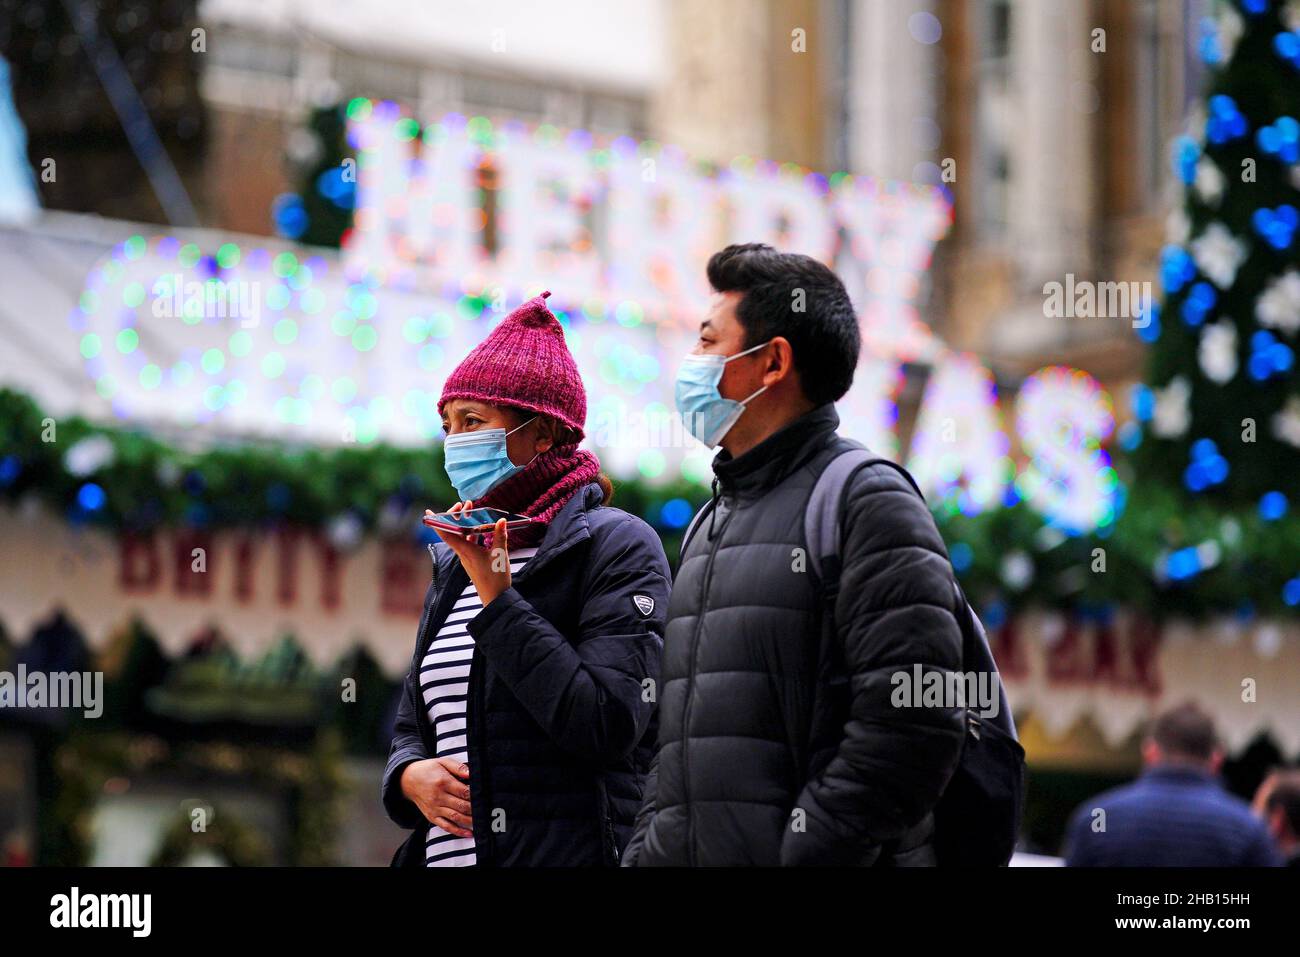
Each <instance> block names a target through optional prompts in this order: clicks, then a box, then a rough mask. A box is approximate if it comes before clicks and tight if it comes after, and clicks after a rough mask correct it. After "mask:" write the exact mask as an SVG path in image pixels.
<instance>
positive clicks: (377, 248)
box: [344, 100, 952, 359]
mask: <svg viewBox="0 0 1300 957" xmlns="http://www.w3.org/2000/svg"><path fill="white" fill-rule="evenodd" d="M349 114H350V116H351V123H350V125H349V134H348V136H349V141H350V143H351V144H352V146H353V147H354V149H355V150H356V153H357V167H358V169H357V210H356V215H355V220H354V223H355V229H354V231H353V232H352V233H351V234H350V235H349V236H348V237H347V239H346V240H345V244H344V246H345V251H346V262H347V267H348V269H349V272H351V273H353V274H356V275H371V276H377V277H379V278H380V280H381V281H382V282H384V283H400V284H413V285H417V286H424V287H428V288H437V287H439V286H441V285H443V284H446V283H451V284H454V285H456V286H458V287H461V288H462V289H465V290H467V291H468V290H479V289H484V288H487V289H492V290H495V291H499V292H501V293H503V294H504V296H505V298H506V299H507V300H509V301H511V302H514V301H517V300H518V299H519V298H521V297H522V296H523V295H525V294H526V293H529V292H531V291H532V290H535V289H538V288H542V287H545V288H548V289H552V290H555V292H556V296H557V298H558V299H560V300H561V301H562V302H563V301H564V300H566V299H567V300H568V301H570V302H572V303H575V304H580V305H581V307H582V308H583V309H584V310H589V311H590V310H596V311H612V312H614V313H615V314H616V315H617V314H619V313H622V314H625V315H626V314H633V315H636V316H639V317H645V318H646V319H648V320H652V321H656V322H663V321H671V322H674V323H675V324H677V325H684V326H686V327H687V328H689V329H691V330H694V328H695V327H696V326H698V323H699V316H700V313H701V310H702V308H703V305H704V301H705V299H706V297H707V295H708V286H707V282H706V279H705V275H704V264H705V263H706V262H707V260H708V257H709V256H710V255H711V254H712V253H714V252H716V251H717V250H718V249H720V248H722V247H723V246H725V245H727V244H728V243H732V242H766V243H770V244H771V245H773V246H776V247H777V248H779V249H789V250H793V251H798V252H802V253H806V254H807V255H810V256H813V257H815V258H817V259H819V260H821V261H822V262H826V263H831V264H834V265H835V267H836V269H837V271H838V272H839V274H840V275H841V277H842V278H843V279H844V280H845V282H846V284H847V285H848V287H849V293H850V295H851V296H852V297H853V300H854V302H855V303H856V304H857V306H858V309H859V314H860V318H861V320H862V323H863V326H864V329H865V330H867V332H868V334H872V335H876V336H878V337H879V338H880V340H881V342H882V345H886V344H887V346H888V350H889V351H890V352H891V353H897V354H899V355H901V356H902V357H903V358H907V359H912V358H928V357H929V356H931V355H933V352H934V348H935V347H936V345H937V343H935V342H934V341H933V340H932V339H931V338H930V336H929V335H928V333H927V331H926V329H925V327H924V326H922V325H921V324H920V323H919V322H918V317H917V310H916V300H917V297H918V294H919V292H920V287H921V276H922V274H923V273H924V272H925V270H926V269H927V268H928V266H929V264H930V257H931V253H932V252H933V249H934V245H935V243H936V242H937V241H938V240H939V239H940V238H941V237H942V236H943V235H944V234H945V233H946V232H947V230H948V227H949V225H950V224H951V221H952V207H951V204H950V202H949V199H948V196H947V194H946V193H945V192H944V191H943V190H941V189H939V188H937V187H930V186H914V185H911V184H907V183H901V182H887V181H881V180H876V179H872V178H870V177H854V176H850V175H847V174H844V173H837V174H834V175H833V176H831V177H829V178H827V177H826V176H823V175H822V174H820V173H816V172H812V171H809V170H805V169H802V168H801V167H797V166H795V165H793V164H787V165H785V166H778V164H776V163H772V162H764V161H753V160H750V159H748V158H745V157H742V158H740V159H738V160H736V161H734V162H733V163H731V164H730V165H729V166H727V167H724V168H722V169H716V170H710V169H706V168H703V167H701V166H699V165H697V164H692V163H690V162H689V161H688V160H687V158H686V157H685V156H684V155H683V154H682V153H681V151H680V150H677V149H675V148H673V147H669V146H660V145H658V144H656V143H653V142H643V143H637V142H636V141H634V140H632V139H631V138H630V137H626V136H623V137H617V138H613V139H610V140H608V141H606V142H603V143H597V142H596V141H595V140H594V139H593V137H592V136H591V134H589V133H586V132H584V131H581V130H574V131H571V132H568V133H563V132H561V131H560V130H558V129H556V128H555V127H551V126H546V125H543V126H538V127H528V126H526V125H525V124H523V123H520V122H507V123H504V124H496V125H494V124H492V123H491V122H489V121H488V120H486V119H484V118H482V117H476V118H474V119H470V120H467V119H466V118H464V117H462V116H459V115H457V114H451V115H449V116H446V117H444V118H442V119H441V120H439V121H437V122H434V123H430V124H428V125H426V126H425V127H423V129H421V128H420V127H419V126H418V125H417V124H416V123H415V121H414V120H412V119H409V118H404V117H402V116H401V115H400V112H399V110H398V108H397V106H396V105H394V104H392V103H379V104H375V105H373V106H372V105H371V104H370V103H369V101H366V100H358V101H353V103H352V104H351V105H350V106H349Z"/></svg>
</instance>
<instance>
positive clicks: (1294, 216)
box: [1250, 203, 1300, 249]
mask: <svg viewBox="0 0 1300 957" xmlns="http://www.w3.org/2000/svg"><path fill="white" fill-rule="evenodd" d="M1250 224H1251V225H1252V226H1253V227H1254V228H1255V232H1257V233H1259V235H1261V236H1263V237H1264V241H1265V242H1266V243H1268V244H1269V245H1270V246H1272V247H1273V248H1274V249H1286V248H1287V247H1289V246H1290V245H1291V243H1292V242H1293V241H1294V240H1295V231H1296V226H1297V225H1298V224H1300V210H1297V209H1296V208H1295V207H1294V206H1292V205H1290V204H1289V203H1283V204H1282V205H1281V206H1279V207H1277V209H1269V208H1268V207H1267V206H1261V207H1260V208H1259V209H1257V210H1255V212H1254V213H1252V214H1251V217H1250Z"/></svg>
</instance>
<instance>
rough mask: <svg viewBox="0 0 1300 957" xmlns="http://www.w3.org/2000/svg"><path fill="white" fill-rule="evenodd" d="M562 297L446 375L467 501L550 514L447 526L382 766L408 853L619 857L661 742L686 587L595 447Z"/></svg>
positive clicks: (451, 460) (423, 860) (540, 305)
mask: <svg viewBox="0 0 1300 957" xmlns="http://www.w3.org/2000/svg"><path fill="white" fill-rule="evenodd" d="M549 295H550V293H549V292H545V293H542V295H540V296H537V297H536V298H534V299H530V300H529V301H528V302H526V303H524V304H523V305H522V306H520V307H519V308H518V309H516V310H515V311H514V312H512V313H511V314H510V315H509V316H507V317H506V318H505V319H504V320H503V321H502V322H501V323H500V324H498V325H497V326H496V327H495V328H494V329H493V330H492V331H491V332H490V333H489V334H488V336H487V338H486V339H484V340H483V342H481V343H480V344H479V345H478V346H477V347H476V348H475V349H474V350H473V351H472V352H471V353H470V354H469V356H468V357H466V359H465V360H464V361H463V362H462V363H461V364H460V365H459V366H457V367H456V369H455V370H454V371H453V372H452V373H451V375H450V376H449V377H448V378H447V381H446V383H445V384H444V385H443V390H442V397H441V398H440V400H439V402H438V411H439V412H440V413H441V414H442V419H443V425H444V427H445V428H446V431H447V440H446V442H445V444H444V455H445V460H446V467H447V474H448V477H449V478H450V479H451V482H452V485H453V486H455V488H456V491H457V494H458V496H459V498H460V499H461V501H460V502H459V503H457V505H456V506H455V508H456V509H460V508H468V507H470V506H473V507H480V506H488V507H493V508H498V509H501V510H502V511H507V512H514V513H520V514H523V515H526V516H528V517H529V518H531V519H533V521H532V522H531V523H529V524H528V525H526V526H524V527H522V528H517V529H516V528H512V529H510V530H509V531H507V529H506V526H505V523H504V521H502V522H500V523H498V524H497V525H496V527H495V528H494V530H493V532H492V533H491V534H490V535H488V536H485V537H484V540H483V541H481V542H480V541H474V540H471V539H470V538H466V537H462V536H459V535H456V534H454V533H443V532H442V531H439V533H438V534H439V536H440V537H441V538H442V540H443V541H442V543H441V544H440V545H435V546H434V548H433V549H432V550H433V552H434V571H433V581H432V583H431V584H430V586H429V590H428V593H427V594H426V596H425V602H424V615H423V616H422V621H421V626H420V630H419V632H418V634H417V636H416V647H415V655H414V657H413V658H412V660H411V670H410V673H409V674H408V675H407V677H406V683H405V685H404V687H403V694H402V699H401V703H400V705H399V709H398V714H397V719H396V722H395V725H394V732H393V745H392V750H391V753H390V755H389V759H388V765H387V767H386V769H385V771H384V781H383V800H384V806H385V808H386V809H387V811H388V814H389V816H390V817H391V818H392V819H393V820H394V821H395V822H397V823H398V824H399V825H401V826H402V827H405V828H410V829H411V830H412V834H411V836H410V838H409V839H408V840H407V841H406V843H405V844H403V845H402V847H401V848H400V849H399V850H398V853H397V854H396V855H395V856H394V859H393V863H394V865H398V866H430V867H440V866H465V865H476V866H480V867H483V866H519V865H571V866H578V865H594V866H601V865H604V866H614V865H617V864H618V861H619V856H620V854H621V853H622V849H623V847H624V846H625V845H626V843H627V841H628V838H629V836H630V835H631V830H632V824H633V818H634V817H635V815H636V813H637V811H638V809H639V807H640V803H641V794H642V790H643V784H644V781H645V778H646V775H647V774H648V773H649V768H650V759H651V755H652V752H653V748H654V744H655V737H656V732H657V728H656V713H655V700H656V697H657V695H656V689H657V683H658V677H659V658H660V654H661V651H662V648H663V625H664V617H665V612H666V610H667V605H668V592H669V588H670V585H671V582H670V573H669V568H668V561H667V559H666V557H665V556H664V551H663V546H662V545H661V544H660V542H659V539H658V537H657V536H656V535H655V533H654V531H653V530H651V528H650V527H649V526H648V525H646V524H645V522H643V521H641V520H640V519H639V518H637V517H635V516H633V515H629V514H627V513H626V512H622V511H620V510H619V509H616V508H612V507H610V505H609V500H610V496H611V495H612V491H613V490H612V487H611V486H610V484H609V480H608V479H607V478H606V477H605V476H604V475H602V474H601V472H600V463H599V462H598V461H597V459H596V457H595V456H594V455H592V454H591V453H590V452H588V451H586V450H583V449H580V448H578V443H579V442H580V441H581V440H582V438H583V425H584V423H585V420H586V416H587V396H586V390H585V389H584V387H583V384H582V377H581V376H580V375H579V373H578V367H577V365H576V364H575V363H574V361H573V356H572V355H571V354H570V353H569V350H568V347H567V345H566V344H565V341H564V330H563V328H562V327H561V326H560V323H559V321H558V320H556V318H555V316H554V315H552V314H551V311H550V310H549V309H548V308H547V307H546V297H547V296H549Z"/></svg>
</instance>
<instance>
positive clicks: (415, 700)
mask: <svg viewBox="0 0 1300 957" xmlns="http://www.w3.org/2000/svg"><path fill="white" fill-rule="evenodd" d="M428 548H429V557H430V558H432V559H433V594H432V595H430V596H429V605H428V607H427V608H425V609H424V617H423V618H421V619H420V631H419V632H418V634H417V636H416V641H415V656H414V657H413V658H412V659H411V674H412V675H413V676H414V680H412V681H411V707H412V708H414V709H415V711H414V714H415V726H416V727H417V728H419V729H420V740H421V741H423V742H424V749H425V750H426V751H429V752H430V754H432V753H433V751H436V750H437V749H436V748H434V749H432V750H430V747H429V739H428V736H427V735H426V734H425V730H424V721H422V720H421V719H420V694H419V692H418V691H417V690H416V689H417V687H418V686H419V684H420V658H421V657H422V656H423V654H424V639H425V637H426V634H425V633H426V632H427V631H428V628H429V618H430V616H431V615H432V614H433V606H434V605H436V604H438V602H439V600H440V599H441V597H442V596H440V595H439V594H438V555H437V553H436V552H435V551H434V550H433V546H432V545H430V546H428ZM425 717H426V718H427V717H428V715H427V714H426V715H425Z"/></svg>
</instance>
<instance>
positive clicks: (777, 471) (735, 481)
mask: <svg viewBox="0 0 1300 957" xmlns="http://www.w3.org/2000/svg"><path fill="white" fill-rule="evenodd" d="M839 424H840V417H839V415H838V414H837V413H836V412H835V406H834V405H833V404H832V403H830V402H827V403H826V404H825V405H819V406H818V407H817V408H815V409H813V410H812V411H810V412H806V413H804V414H803V415H801V416H800V417H799V418H797V419H795V420H794V421H793V422H791V423H790V424H789V425H787V426H786V427H785V428H783V429H781V430H779V431H777V432H774V433H772V434H771V435H769V436H768V437H767V438H765V439H764V440H763V441H762V442H759V443H758V445H756V446H754V447H753V448H752V449H750V450H749V451H748V452H746V453H745V454H744V455H741V456H738V457H736V458H732V456H731V453H730V452H728V451H727V450H726V449H723V450H722V451H721V452H719V453H718V454H717V455H716V456H715V457H714V459H713V474H714V475H716V476H717V477H718V483H719V484H720V485H721V486H722V492H723V494H724V495H727V496H735V497H738V498H752V497H758V496H761V495H763V494H764V493H765V492H767V490H768V489H770V488H773V487H774V486H776V485H778V484H779V483H780V482H781V481H782V480H784V479H785V478H786V476H788V475H790V473H792V472H794V471H795V470H796V469H798V468H799V467H800V466H801V465H803V464H804V462H806V461H807V460H808V458H809V457H810V456H811V455H813V454H814V453H815V452H816V451H817V450H819V449H820V448H822V447H823V446H824V445H825V444H826V441H827V438H828V437H829V436H831V435H833V434H834V432H835V430H836V428H838V427H839Z"/></svg>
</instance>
